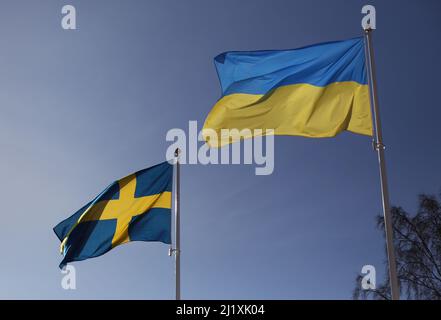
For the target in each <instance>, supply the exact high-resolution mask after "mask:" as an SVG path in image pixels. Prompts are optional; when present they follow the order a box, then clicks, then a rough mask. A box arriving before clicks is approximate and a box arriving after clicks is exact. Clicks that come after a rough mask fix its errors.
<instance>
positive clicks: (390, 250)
mask: <svg viewBox="0 0 441 320" xmlns="http://www.w3.org/2000/svg"><path fill="white" fill-rule="evenodd" d="M364 31H365V32H364V34H365V40H366V46H365V48H366V60H367V67H368V82H369V89H370V92H371V94H370V99H371V104H372V107H373V111H374V123H375V140H374V142H373V143H374V148H375V150H376V151H377V154H378V162H379V165H380V180H381V196H382V201H383V214H384V229H385V232H386V248H387V257H388V262H389V278H390V287H391V296H392V300H399V299H400V291H399V286H398V277H397V265H396V260H395V249H394V242H393V225H392V223H393V221H392V214H391V211H390V204H389V190H388V185H387V176H386V163H385V158H384V149H385V146H384V144H383V133H382V130H381V121H380V112H379V107H378V95H377V78H376V73H375V61H374V50H373V46H372V29H371V28H369V27H368V28H367V29H365V30H364Z"/></svg>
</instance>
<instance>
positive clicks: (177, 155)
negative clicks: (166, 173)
mask: <svg viewBox="0 0 441 320" xmlns="http://www.w3.org/2000/svg"><path fill="white" fill-rule="evenodd" d="M180 153H181V149H179V148H176V150H175V157H179V154H180Z"/></svg>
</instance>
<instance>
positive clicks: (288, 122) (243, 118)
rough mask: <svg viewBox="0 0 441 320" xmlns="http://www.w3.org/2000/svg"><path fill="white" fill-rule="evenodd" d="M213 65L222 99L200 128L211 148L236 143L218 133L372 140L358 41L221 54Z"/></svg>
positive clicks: (246, 136)
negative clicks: (341, 136) (259, 132)
mask: <svg viewBox="0 0 441 320" xmlns="http://www.w3.org/2000/svg"><path fill="white" fill-rule="evenodd" d="M214 60H215V61H214V62H215V66H216V69H217V73H218V76H219V80H220V83H221V87H222V96H221V98H220V99H219V100H218V102H217V103H216V104H215V106H214V107H213V109H212V110H211V112H210V113H209V114H208V117H207V119H206V120H205V124H204V129H213V130H214V133H215V134H209V133H207V131H203V135H204V138H205V141H207V143H208V144H209V145H210V146H212V147H219V146H222V145H225V144H228V143H232V142H235V140H239V139H235V138H232V137H231V136H230V134H229V133H228V132H226V130H224V133H222V131H221V129H238V130H240V131H242V130H243V129H250V130H251V132H252V131H254V129H274V134H276V135H298V136H304V137H315V138H323V137H333V136H335V135H337V134H338V133H340V132H342V131H343V130H348V131H351V132H354V133H359V134H363V135H368V136H372V117H371V108H370V102H369V90H368V85H367V75H366V68H365V52H364V42H363V38H354V39H350V40H345V41H336V42H328V43H322V44H317V45H313V46H309V47H304V48H300V49H293V50H271V51H250V52H237V51H236V52H234V51H233V52H226V53H222V54H220V55H218V56H217V57H216V58H215V59H214ZM211 132H212V133H213V131H212V130H211ZM242 133H243V131H242V132H241V135H242ZM262 134H265V132H263V133H262ZM252 136H253V134H252V133H251V134H250V133H249V134H246V133H243V135H242V138H250V137H252ZM213 137H215V138H213Z"/></svg>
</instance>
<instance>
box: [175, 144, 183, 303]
mask: <svg viewBox="0 0 441 320" xmlns="http://www.w3.org/2000/svg"><path fill="white" fill-rule="evenodd" d="M179 153H180V150H179V148H178V149H176V150H175V158H176V161H175V169H176V171H175V172H176V173H175V175H176V180H175V194H174V201H175V248H174V249H173V252H174V254H175V277H176V296H175V297H176V300H181V251H180V250H181V233H180V226H181V222H180V216H179V215H180V212H179V211H180V207H179V206H180V199H179V197H180V190H179V189H180V168H179V166H180V164H179Z"/></svg>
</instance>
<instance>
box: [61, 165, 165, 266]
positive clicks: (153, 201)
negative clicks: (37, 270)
mask: <svg viewBox="0 0 441 320" xmlns="http://www.w3.org/2000/svg"><path fill="white" fill-rule="evenodd" d="M172 180H173V166H172V165H171V164H169V163H168V162H163V163H160V164H158V165H156V166H153V167H151V168H147V169H144V170H141V171H138V172H136V173H134V174H131V175H129V176H127V177H125V178H122V179H120V180H118V181H115V182H114V183H112V184H111V185H110V186H109V187H107V189H105V190H104V191H103V192H102V193H101V194H99V195H98V196H97V197H96V198H95V199H94V200H92V201H91V202H89V203H88V204H86V205H85V206H84V207H82V208H81V209H80V210H78V211H77V212H76V213H74V214H73V215H72V216H71V217H69V218H67V219H66V220H64V221H62V222H60V223H59V224H58V225H57V226H56V227H55V228H54V231H55V233H56V235H57V237H58V238H59V239H60V241H62V243H61V252H62V254H63V256H64V259H63V261H62V262H61V264H60V268H62V267H63V266H64V265H66V264H67V263H68V262H72V261H80V260H85V259H88V258H93V257H97V256H100V255H102V254H104V253H106V252H107V251H109V250H111V249H112V248H114V247H116V246H117V245H120V244H123V243H126V242H129V241H161V242H164V243H167V244H170V243H171V192H172Z"/></svg>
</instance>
